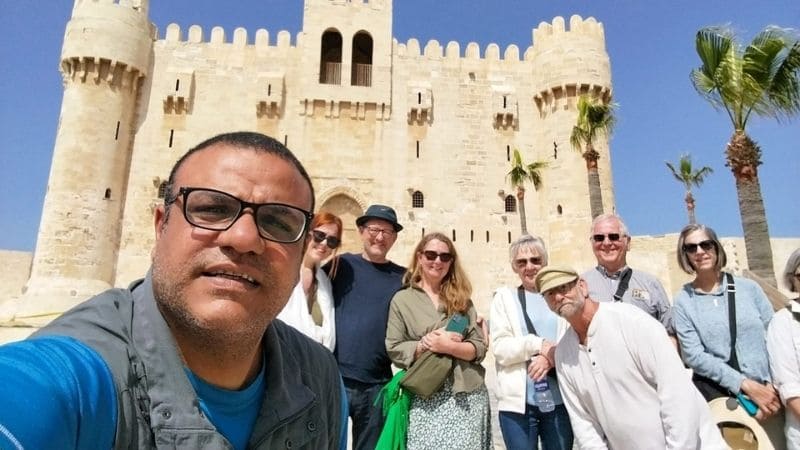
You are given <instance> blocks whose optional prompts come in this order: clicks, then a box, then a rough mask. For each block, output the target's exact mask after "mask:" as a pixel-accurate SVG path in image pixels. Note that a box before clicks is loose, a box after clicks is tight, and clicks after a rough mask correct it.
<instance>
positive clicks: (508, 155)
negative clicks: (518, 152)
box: [506, 145, 511, 161]
mask: <svg viewBox="0 0 800 450" xmlns="http://www.w3.org/2000/svg"><path fill="white" fill-rule="evenodd" d="M506 161H511V146H510V145H506Z"/></svg>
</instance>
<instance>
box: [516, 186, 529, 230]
mask: <svg viewBox="0 0 800 450" xmlns="http://www.w3.org/2000/svg"><path fill="white" fill-rule="evenodd" d="M517 203H518V204H519V205H517V210H518V212H519V228H520V231H521V232H522V234H528V218H527V217H526V216H525V189H517Z"/></svg>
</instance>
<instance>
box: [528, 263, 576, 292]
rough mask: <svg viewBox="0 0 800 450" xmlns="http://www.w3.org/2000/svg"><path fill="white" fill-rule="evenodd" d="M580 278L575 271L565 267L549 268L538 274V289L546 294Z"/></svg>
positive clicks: (536, 281)
mask: <svg viewBox="0 0 800 450" xmlns="http://www.w3.org/2000/svg"><path fill="white" fill-rule="evenodd" d="M578 277H579V275H578V272H576V271H575V270H574V269H571V268H569V267H564V266H561V267H559V266H547V267H545V268H543V269H542V270H541V271H539V273H538V274H536V280H535V281H534V282H535V283H536V289H537V290H538V291H539V292H541V293H542V294H544V293H545V292H547V291H549V290H550V289H553V288H556V287H559V286H561V285H563V284H567V283H571V282H573V281H575V280H577V279H578Z"/></svg>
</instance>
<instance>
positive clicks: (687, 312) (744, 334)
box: [673, 276, 773, 393]
mask: <svg viewBox="0 0 800 450" xmlns="http://www.w3.org/2000/svg"><path fill="white" fill-rule="evenodd" d="M724 279H725V277H724V276H723V280H722V282H721V283H720V287H719V289H717V290H716V291H715V292H712V293H708V294H704V293H700V292H697V291H696V290H695V289H694V288H693V287H692V284H691V283H687V284H685V285H683V289H681V290H680V292H678V293H677V294H676V295H675V305H674V306H673V309H674V313H675V330H676V331H677V333H678V340H679V341H680V344H681V352H682V354H683V359H684V361H685V362H686V364H687V365H688V366H689V367H691V368H692V369H693V370H694V371H695V372H696V373H697V374H699V375H702V376H705V377H708V378H710V379H712V380H714V381H716V382H717V383H719V384H720V385H722V387H724V388H726V389H728V390H730V391H731V392H733V393H738V392H739V388H740V387H741V384H742V381H744V379H745V378H750V379H753V380H755V381H770V380H771V379H772V378H771V376H770V372H769V360H768V358H767V338H766V333H767V326H768V325H769V321H770V320H771V319H772V314H773V310H772V304H771V303H770V302H769V300H768V299H767V296H766V295H764V291H762V290H761V288H760V287H759V286H758V285H757V284H756V283H755V282H754V281H752V280H748V279H746V278H741V277H737V276H734V277H733V280H734V285H735V286H736V358H737V360H738V362H739V368H740V371H739V372H737V371H736V370H734V369H733V368H731V367H730V366H728V365H727V364H726V362H727V361H728V359H729V358H730V353H731V332H730V327H729V324H728V292H727V283H726V282H725V281H724Z"/></svg>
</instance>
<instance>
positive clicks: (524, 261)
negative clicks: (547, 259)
mask: <svg viewBox="0 0 800 450" xmlns="http://www.w3.org/2000/svg"><path fill="white" fill-rule="evenodd" d="M542 261H543V260H542V257H541V256H533V257H530V258H519V259H515V260H514V265H516V266H517V267H519V268H520V269H521V268H523V267H525V266H527V265H528V263H531V264H533V265H534V266H541V265H542Z"/></svg>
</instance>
